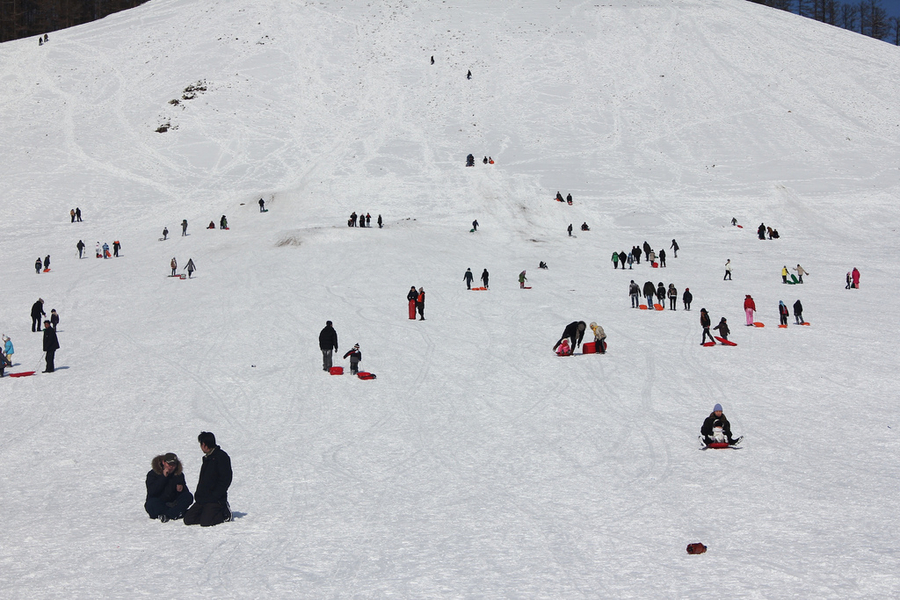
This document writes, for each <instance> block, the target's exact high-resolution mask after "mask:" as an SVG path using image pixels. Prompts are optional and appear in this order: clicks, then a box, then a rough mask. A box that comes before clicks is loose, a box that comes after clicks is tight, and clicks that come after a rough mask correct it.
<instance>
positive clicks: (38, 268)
mask: <svg viewBox="0 0 900 600" xmlns="http://www.w3.org/2000/svg"><path fill="white" fill-rule="evenodd" d="M43 266H44V263H42V262H41V257H40V256H38V257H37V260H36V261H34V272H35V273H37V274H38V275H40V274H41V267H43Z"/></svg>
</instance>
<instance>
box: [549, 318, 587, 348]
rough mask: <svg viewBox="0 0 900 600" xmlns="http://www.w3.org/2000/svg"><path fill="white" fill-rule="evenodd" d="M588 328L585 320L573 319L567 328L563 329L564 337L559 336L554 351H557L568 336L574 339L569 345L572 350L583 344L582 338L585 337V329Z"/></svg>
mask: <svg viewBox="0 0 900 600" xmlns="http://www.w3.org/2000/svg"><path fill="white" fill-rule="evenodd" d="M586 329H587V324H586V323H585V322H584V321H572V322H571V323H569V324H568V325H566V328H565V329H564V330H563V334H562V337H560V338H559V341H558V342H556V343H555V344H553V351H554V352H556V348H557V347H559V345H560V344H561V343H562V341H563V340H564V339H566V338H568V339H570V340H572V343H571V344H570V345H569V347H570V348H571V349H572V352H575V350H576V349H577V348H578V347H579V346H581V340H582V339H583V338H584V331H585V330H586Z"/></svg>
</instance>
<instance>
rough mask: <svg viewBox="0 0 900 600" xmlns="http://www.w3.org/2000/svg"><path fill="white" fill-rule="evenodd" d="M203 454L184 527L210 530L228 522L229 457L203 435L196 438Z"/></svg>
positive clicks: (229, 517) (203, 433) (207, 433)
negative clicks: (192, 502) (192, 526)
mask: <svg viewBox="0 0 900 600" xmlns="http://www.w3.org/2000/svg"><path fill="white" fill-rule="evenodd" d="M197 440H198V441H199V442H200V450H202V451H203V455H204V456H203V466H201V467H200V479H199V480H198V481H197V489H196V491H195V493H194V504H193V505H192V506H191V507H190V508H189V509H187V512H185V513H184V524H185V525H198V524H199V525H200V526H201V527H210V526H212V525H218V524H219V523H224V522H225V521H230V520H231V506H229V504H228V488H229V486H230V485H231V480H232V478H233V474H232V472H231V457H230V456H228V454H226V453H225V451H224V450H222V449H221V448H220V447H219V446H217V445H216V436H215V435H213V434H212V433H210V432H209V431H203V432H201V433H200V435H198V436H197Z"/></svg>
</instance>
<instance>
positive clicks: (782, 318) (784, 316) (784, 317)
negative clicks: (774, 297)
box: [778, 300, 789, 327]
mask: <svg viewBox="0 0 900 600" xmlns="http://www.w3.org/2000/svg"><path fill="white" fill-rule="evenodd" d="M788 314H789V313H788V307H787V306H785V305H784V300H779V301H778V324H779V325H782V326H784V327H787V324H788V323H787V321H788Z"/></svg>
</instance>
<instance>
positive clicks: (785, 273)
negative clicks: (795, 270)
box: [781, 265, 788, 283]
mask: <svg viewBox="0 0 900 600" xmlns="http://www.w3.org/2000/svg"><path fill="white" fill-rule="evenodd" d="M787 278H788V270H787V265H784V266H783V267H782V268H781V283H787Z"/></svg>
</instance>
